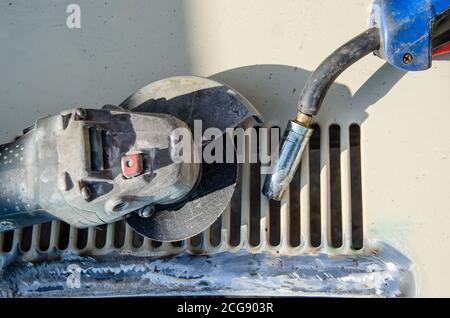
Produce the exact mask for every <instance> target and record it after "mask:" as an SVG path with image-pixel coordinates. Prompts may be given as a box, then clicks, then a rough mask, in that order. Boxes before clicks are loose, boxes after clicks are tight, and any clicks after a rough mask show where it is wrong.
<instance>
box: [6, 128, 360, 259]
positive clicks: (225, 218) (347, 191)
mask: <svg viewBox="0 0 450 318" xmlns="http://www.w3.org/2000/svg"><path fill="white" fill-rule="evenodd" d="M314 128H315V130H314V135H313V136H312V139H311V142H310V146H309V149H307V150H306V151H305V153H304V156H303V160H302V163H301V167H299V169H298V171H297V172H296V174H295V177H294V180H293V182H292V184H291V186H290V188H289V191H288V193H286V194H285V196H284V197H283V199H282V201H281V202H275V201H268V200H267V199H266V198H265V197H264V196H262V195H261V191H260V190H261V187H262V183H263V180H264V176H262V175H261V174H260V164H252V165H244V166H243V167H242V169H241V174H242V175H241V178H240V181H239V183H238V185H237V191H236V192H235V195H234V197H233V199H232V201H231V202H230V204H229V206H228V208H227V210H226V211H225V213H224V214H223V215H222V217H221V218H219V219H218V220H217V221H216V222H215V223H214V224H213V225H212V226H211V227H210V228H209V229H208V230H206V231H205V232H204V233H202V234H200V235H198V236H196V237H194V238H191V239H189V240H188V241H183V242H175V243H160V242H155V241H151V240H148V239H147V238H143V237H142V236H140V235H139V234H137V233H135V232H134V231H133V230H132V229H131V228H130V227H129V226H128V225H127V224H126V223H125V222H124V221H120V222H117V223H115V224H109V225H103V226H99V227H96V228H89V229H85V230H78V229H75V228H72V227H70V226H69V225H67V224H65V223H64V222H57V221H54V222H52V223H46V224H41V225H35V226H33V227H29V228H25V229H23V230H17V231H10V232H7V233H3V234H0V248H1V250H2V253H9V254H11V255H12V256H18V257H21V259H22V260H26V261H30V260H36V259H40V258H52V257H57V256H58V255H59V254H60V253H62V252H63V251H73V252H75V253H79V254H84V255H101V254H107V253H109V252H111V251H113V250H121V251H129V252H130V253H135V254H140V255H156V256H163V255H169V254H173V253H179V252H181V251H183V250H185V249H188V250H190V251H191V252H193V253H215V252H221V251H236V250H239V249H241V248H242V247H245V248H247V250H248V251H249V252H251V253H256V252H260V251H269V252H273V253H277V254H286V255H295V254H302V253H315V252H324V253H340V254H352V253H362V252H364V240H365V238H364V226H363V211H362V190H361V187H362V184H361V152H360V145H361V131H360V127H359V126H358V125H351V126H349V127H341V126H338V125H334V124H333V125H331V126H328V127H319V126H316V127H314ZM89 136H90V141H91V152H92V153H93V154H95V155H94V156H93V157H92V158H93V160H92V162H91V163H92V164H93V168H94V167H95V168H97V169H99V170H101V169H107V167H108V166H107V165H106V163H107V162H108V160H107V159H108V158H107V153H106V152H105V151H104V150H103V149H105V147H106V149H108V148H107V145H108V138H107V137H108V136H107V134H105V132H104V131H101V130H98V129H95V128H94V129H92V130H91V129H90V130H89ZM102 150H103V151H102Z"/></svg>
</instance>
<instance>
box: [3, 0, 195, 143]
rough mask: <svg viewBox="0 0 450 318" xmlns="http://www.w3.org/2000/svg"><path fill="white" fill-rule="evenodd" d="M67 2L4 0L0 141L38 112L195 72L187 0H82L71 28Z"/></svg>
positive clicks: (102, 100) (94, 103)
mask: <svg viewBox="0 0 450 318" xmlns="http://www.w3.org/2000/svg"><path fill="white" fill-rule="evenodd" d="M69 3H70V2H67V1H60V0H41V1H12V2H11V4H9V2H8V1H2V2H1V3H0V39H2V46H1V47H0V69H1V70H2V72H1V74H0V102H1V111H2V116H1V119H0V143H5V142H8V141H10V140H12V139H13V138H14V137H15V136H16V135H19V134H21V131H22V129H23V128H25V127H28V126H30V125H31V124H33V123H34V122H35V120H36V119H38V118H41V117H44V116H46V115H50V114H55V113H58V112H60V111H62V110H64V109H68V108H72V107H79V106H83V107H90V108H99V107H101V106H103V105H105V104H118V103H120V102H121V101H122V100H123V99H125V98H126V97H127V96H128V95H130V94H131V93H133V92H134V91H136V90H137V89H138V88H140V87H143V86H145V85H147V84H148V83H150V82H152V81H155V80H158V79H161V78H163V77H167V76H173V75H176V74H183V73H184V74H189V73H190V71H191V57H190V55H189V51H188V49H187V40H186V38H187V34H186V21H185V19H186V18H185V16H186V14H185V8H184V2H182V1H178V0H152V1H148V0H134V1H132V3H130V2H128V1H120V0H105V1H89V0H79V1H77V2H76V3H77V4H78V5H79V6H80V8H81V28H80V29H69V28H68V27H67V26H66V19H67V17H68V14H67V13H66V7H67V5H68V4H69Z"/></svg>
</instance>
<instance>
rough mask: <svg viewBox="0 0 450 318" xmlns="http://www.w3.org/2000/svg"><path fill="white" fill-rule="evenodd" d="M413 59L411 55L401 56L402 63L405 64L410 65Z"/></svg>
mask: <svg viewBox="0 0 450 318" xmlns="http://www.w3.org/2000/svg"><path fill="white" fill-rule="evenodd" d="M413 59H414V57H413V56H412V54H411V53H406V54H405V55H403V63H405V64H411V63H412V61H413Z"/></svg>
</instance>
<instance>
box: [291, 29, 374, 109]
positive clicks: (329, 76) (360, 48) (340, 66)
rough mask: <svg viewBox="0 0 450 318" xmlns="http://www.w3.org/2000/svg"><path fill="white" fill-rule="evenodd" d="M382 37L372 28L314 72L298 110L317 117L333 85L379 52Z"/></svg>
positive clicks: (327, 59) (332, 55)
mask: <svg viewBox="0 0 450 318" xmlns="http://www.w3.org/2000/svg"><path fill="white" fill-rule="evenodd" d="M379 47H380V36H379V30H378V29H377V28H371V29H368V30H367V31H365V32H363V33H361V34H360V35H358V36H356V37H354V38H353V39H351V40H350V41H348V42H347V43H345V44H344V45H342V46H341V47H340V48H338V49H337V50H336V51H334V52H333V53H332V54H331V55H330V56H328V57H327V58H326V59H325V60H324V61H323V62H322V64H320V65H319V67H318V68H317V69H316V70H315V71H314V73H313V74H311V76H310V77H309V79H308V81H307V82H306V85H305V87H304V88H303V91H302V94H301V95H300V100H299V105H298V110H299V112H302V113H303V114H306V115H311V116H312V115H317V113H318V112H319V109H320V106H321V105H322V102H323V99H324V97H325V95H326V94H327V92H328V89H329V88H330V86H331V84H333V82H334V81H335V80H336V78H337V77H338V76H339V75H340V74H341V73H342V72H343V71H345V70H346V69H347V68H348V67H349V66H350V65H352V64H353V63H355V62H356V61H358V60H360V59H361V58H363V57H364V56H366V55H368V54H370V53H372V52H374V51H376V50H378V48H379Z"/></svg>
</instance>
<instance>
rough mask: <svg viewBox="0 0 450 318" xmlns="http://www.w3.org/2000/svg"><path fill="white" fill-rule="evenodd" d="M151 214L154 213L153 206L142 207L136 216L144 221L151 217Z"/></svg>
mask: <svg viewBox="0 0 450 318" xmlns="http://www.w3.org/2000/svg"><path fill="white" fill-rule="evenodd" d="M153 213H155V206H154V205H147V206H144V207H143V208H142V209H140V210H139V211H138V215H139V216H140V217H141V218H145V219H146V218H149V217H151V216H152V215H153Z"/></svg>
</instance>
